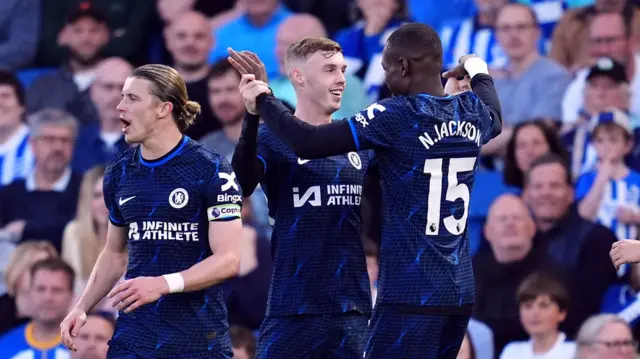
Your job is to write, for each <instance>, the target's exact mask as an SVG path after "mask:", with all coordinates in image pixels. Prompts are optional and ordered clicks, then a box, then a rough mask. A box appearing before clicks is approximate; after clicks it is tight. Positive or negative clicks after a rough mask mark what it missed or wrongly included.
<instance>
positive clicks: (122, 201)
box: [119, 196, 136, 206]
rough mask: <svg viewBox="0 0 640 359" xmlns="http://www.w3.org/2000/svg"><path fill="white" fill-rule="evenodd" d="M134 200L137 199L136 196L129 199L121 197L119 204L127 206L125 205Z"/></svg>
mask: <svg viewBox="0 0 640 359" xmlns="http://www.w3.org/2000/svg"><path fill="white" fill-rule="evenodd" d="M134 198H136V196H131V197H128V198H125V199H122V197H120V201H119V204H120V205H121V206H122V205H123V204H125V203H127V202H129V201H131V200H132V199H134Z"/></svg>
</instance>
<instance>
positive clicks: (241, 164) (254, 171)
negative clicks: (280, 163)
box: [231, 113, 265, 197]
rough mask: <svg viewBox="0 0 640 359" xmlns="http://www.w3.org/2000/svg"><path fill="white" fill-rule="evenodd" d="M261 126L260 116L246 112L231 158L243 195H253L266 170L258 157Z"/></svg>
mask: <svg viewBox="0 0 640 359" xmlns="http://www.w3.org/2000/svg"><path fill="white" fill-rule="evenodd" d="M259 126H260V118H259V117H258V116H256V115H251V114H249V113H246V114H245V117H244V123H243V125H242V135H241V136H240V140H238V144H237V145H236V149H235V151H234V153H233V158H232V159H231V166H232V167H233V171H234V172H235V173H236V176H237V178H238V183H239V184H240V187H241V188H242V196H243V197H249V196H251V194H252V193H253V191H254V190H255V188H256V186H257V185H258V183H259V182H260V178H262V175H263V174H264V171H265V168H264V164H263V163H262V161H260V160H259V159H258V143H257V142H258V127H259Z"/></svg>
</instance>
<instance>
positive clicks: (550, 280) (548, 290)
mask: <svg viewBox="0 0 640 359" xmlns="http://www.w3.org/2000/svg"><path fill="white" fill-rule="evenodd" d="M543 295H548V296H549V298H550V299H551V301H552V302H554V303H556V304H557V305H558V307H560V310H561V311H563V312H567V311H568V310H569V307H570V306H571V297H570V296H569V292H568V291H567V288H566V287H565V285H564V284H563V283H562V282H561V281H559V280H558V279H556V278H555V277H554V276H552V275H550V274H549V273H542V272H536V273H533V274H531V275H529V276H528V277H526V278H525V279H524V280H523V281H522V283H520V286H518V291H517V294H516V300H517V301H518V305H522V304H524V303H527V302H530V301H533V300H535V299H536V298H538V297H540V296H543Z"/></svg>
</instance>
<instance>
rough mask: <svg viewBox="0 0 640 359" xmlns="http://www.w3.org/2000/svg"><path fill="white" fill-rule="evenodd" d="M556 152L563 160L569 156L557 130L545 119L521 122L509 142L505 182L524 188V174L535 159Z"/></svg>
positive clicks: (505, 164)
mask: <svg viewBox="0 0 640 359" xmlns="http://www.w3.org/2000/svg"><path fill="white" fill-rule="evenodd" d="M548 152H551V153H555V154H556V155H558V156H560V157H561V158H562V159H563V160H565V161H568V160H569V156H568V154H567V151H566V150H565V148H564V146H563V145H562V142H560V139H559V138H558V135H557V134H556V132H555V131H554V130H553V128H551V127H550V126H549V125H548V124H547V123H545V122H543V121H527V122H522V123H519V124H518V125H517V126H516V127H515V128H514V129H513V135H512V136H511V138H510V139H509V142H508V143H507V150H506V155H505V160H504V172H503V175H504V183H505V184H506V185H509V186H513V187H517V188H518V189H522V187H523V186H524V174H525V173H526V172H527V171H529V169H530V168H531V164H532V163H533V161H535V160H536V159H538V158H539V157H540V156H542V155H544V154H545V153H548Z"/></svg>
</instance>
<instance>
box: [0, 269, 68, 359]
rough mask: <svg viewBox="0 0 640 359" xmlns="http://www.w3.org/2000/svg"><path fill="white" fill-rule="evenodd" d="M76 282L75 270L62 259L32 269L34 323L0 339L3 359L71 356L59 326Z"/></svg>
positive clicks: (30, 294) (0, 354) (0, 355)
mask: <svg viewBox="0 0 640 359" xmlns="http://www.w3.org/2000/svg"><path fill="white" fill-rule="evenodd" d="M73 280H74V273H73V269H71V267H69V265H68V264H66V263H65V262H64V261H62V260H60V259H57V258H50V259H44V260H41V261H39V262H36V263H35V264H34V265H33V267H32V268H31V287H30V290H29V296H30V299H31V300H32V303H33V307H32V316H31V321H30V322H29V324H26V325H23V326H20V327H18V328H15V329H13V330H11V331H10V332H8V333H6V334H4V335H3V336H2V337H0V357H2V358H36V357H46V358H62V356H65V357H67V356H68V351H67V349H66V348H65V347H64V345H63V344H62V342H61V338H60V323H61V322H62V320H63V319H64V317H65V316H66V315H67V313H68V311H69V307H70V306H71V300H72V298H73ZM65 354H66V355H65Z"/></svg>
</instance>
